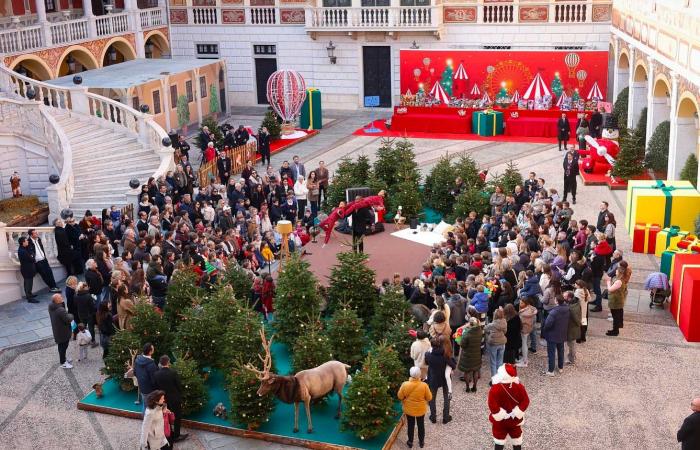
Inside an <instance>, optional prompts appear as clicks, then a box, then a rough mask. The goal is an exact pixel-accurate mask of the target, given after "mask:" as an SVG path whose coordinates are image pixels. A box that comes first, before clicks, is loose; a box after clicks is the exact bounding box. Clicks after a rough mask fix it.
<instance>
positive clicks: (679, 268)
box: [671, 253, 700, 342]
mask: <svg viewBox="0 0 700 450" xmlns="http://www.w3.org/2000/svg"><path fill="white" fill-rule="evenodd" d="M671 314H673V318H674V319H675V321H676V323H677V324H678V327H679V328H680V330H681V332H682V333H683V336H685V338H686V340H687V341H688V342H700V254H697V253H679V254H676V261H675V264H674V267H673V281H672V294H671Z"/></svg>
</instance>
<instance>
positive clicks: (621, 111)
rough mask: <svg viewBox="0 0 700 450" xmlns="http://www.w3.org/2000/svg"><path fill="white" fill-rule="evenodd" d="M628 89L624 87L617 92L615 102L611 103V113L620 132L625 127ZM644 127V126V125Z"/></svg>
mask: <svg viewBox="0 0 700 450" xmlns="http://www.w3.org/2000/svg"><path fill="white" fill-rule="evenodd" d="M629 94H630V89H629V88H628V87H626V88H624V89H623V90H621V91H620V93H619V94H617V98H616V99H615V104H614V105H613V110H612V115H613V116H615V118H616V119H617V126H618V127H619V128H620V132H622V130H624V129H626V128H627V106H628V102H629ZM645 128H646V126H645Z"/></svg>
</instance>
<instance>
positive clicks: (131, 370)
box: [124, 349, 141, 405]
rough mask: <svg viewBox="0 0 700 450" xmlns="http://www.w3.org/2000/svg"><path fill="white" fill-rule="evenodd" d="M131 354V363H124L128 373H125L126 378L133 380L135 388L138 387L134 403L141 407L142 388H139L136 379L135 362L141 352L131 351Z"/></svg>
mask: <svg viewBox="0 0 700 450" xmlns="http://www.w3.org/2000/svg"><path fill="white" fill-rule="evenodd" d="M129 354H130V355H131V361H127V362H125V363H124V365H125V366H126V373H124V378H131V381H132V382H133V383H134V386H136V401H134V404H136V405H140V404H141V388H140V387H139V382H138V380H137V379H136V375H134V360H136V356H137V355H138V354H139V352H138V350H131V349H129Z"/></svg>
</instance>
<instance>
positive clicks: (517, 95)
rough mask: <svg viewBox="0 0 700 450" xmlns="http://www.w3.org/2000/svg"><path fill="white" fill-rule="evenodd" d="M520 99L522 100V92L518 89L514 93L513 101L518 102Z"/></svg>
mask: <svg viewBox="0 0 700 450" xmlns="http://www.w3.org/2000/svg"><path fill="white" fill-rule="evenodd" d="M519 101H520V92H518V91H517V90H516V91H515V93H514V94H513V103H518V102H519Z"/></svg>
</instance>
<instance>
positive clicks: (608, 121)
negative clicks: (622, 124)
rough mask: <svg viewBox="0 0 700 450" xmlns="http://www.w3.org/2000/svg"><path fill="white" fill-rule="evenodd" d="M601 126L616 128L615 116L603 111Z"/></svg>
mask: <svg viewBox="0 0 700 450" xmlns="http://www.w3.org/2000/svg"><path fill="white" fill-rule="evenodd" d="M603 128H617V117H615V116H613V115H612V114H610V113H603Z"/></svg>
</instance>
